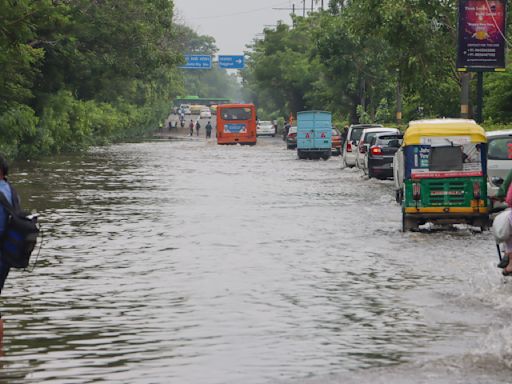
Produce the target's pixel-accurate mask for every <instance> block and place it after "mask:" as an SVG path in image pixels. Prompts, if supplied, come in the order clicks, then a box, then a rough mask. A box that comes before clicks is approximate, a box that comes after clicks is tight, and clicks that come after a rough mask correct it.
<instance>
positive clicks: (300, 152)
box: [297, 149, 306, 160]
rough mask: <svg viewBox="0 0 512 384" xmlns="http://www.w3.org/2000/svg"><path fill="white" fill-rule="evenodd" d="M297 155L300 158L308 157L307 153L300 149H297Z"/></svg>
mask: <svg viewBox="0 0 512 384" xmlns="http://www.w3.org/2000/svg"><path fill="white" fill-rule="evenodd" d="M297 156H298V157H299V159H300V160H304V159H305V158H306V155H305V154H304V152H302V151H301V150H300V149H299V150H297Z"/></svg>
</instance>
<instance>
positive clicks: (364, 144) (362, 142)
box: [356, 127, 400, 169]
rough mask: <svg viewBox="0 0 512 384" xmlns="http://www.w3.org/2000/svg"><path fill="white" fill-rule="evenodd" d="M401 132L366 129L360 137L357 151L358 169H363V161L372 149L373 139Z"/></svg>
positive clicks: (389, 129)
mask: <svg viewBox="0 0 512 384" xmlns="http://www.w3.org/2000/svg"><path fill="white" fill-rule="evenodd" d="M399 132H400V131H399V130H398V129H396V128H384V127H380V128H365V129H363V131H362V132H361V136H360V137H359V143H358V145H357V151H356V167H357V168H359V169H363V160H364V156H365V154H366V153H367V152H368V149H369V148H370V141H371V140H372V138H374V137H375V136H377V134H379V133H396V134H398V133H399Z"/></svg>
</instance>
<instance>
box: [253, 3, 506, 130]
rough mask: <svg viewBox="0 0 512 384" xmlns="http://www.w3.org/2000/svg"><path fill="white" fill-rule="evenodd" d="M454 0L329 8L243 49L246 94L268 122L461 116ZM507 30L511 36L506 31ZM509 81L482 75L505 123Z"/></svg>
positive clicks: (492, 111) (491, 106)
mask: <svg viewBox="0 0 512 384" xmlns="http://www.w3.org/2000/svg"><path fill="white" fill-rule="evenodd" d="M457 4H458V2H457V1H455V0H437V1H416V0H414V1H413V0H381V1H375V0H358V1H348V0H331V1H329V4H328V7H327V10H325V11H317V12H311V13H309V15H308V16H307V17H300V16H295V17H293V26H287V25H284V24H279V25H278V26H277V27H276V28H275V29H265V30H264V34H263V38H262V39H260V40H257V41H255V42H254V43H253V44H251V45H249V46H248V49H249V51H248V53H247V54H248V56H249V65H248V68H247V70H246V71H244V73H243V76H244V82H243V83H244V88H245V92H246V94H247V95H249V96H251V97H252V98H253V99H254V100H255V101H256V102H257V103H258V105H260V106H261V107H262V109H263V110H264V111H265V112H266V113H269V114H270V115H272V116H278V115H280V116H288V114H289V113H293V114H295V113H296V112H297V111H299V110H301V109H327V110H330V111H332V112H334V113H335V114H336V116H337V117H338V119H341V120H344V121H346V122H349V121H350V122H357V121H361V120H366V119H368V120H373V121H385V122H390V121H392V119H393V116H394V112H395V110H396V102H397V90H398V89H400V97H401V99H402V100H403V112H404V118H405V119H406V120H410V119H414V118H418V117H428V116H431V117H441V116H458V114H459V112H460V87H461V79H460V74H459V73H457V72H456V68H455V56H456V44H457V20H456V16H457ZM508 30H509V31H510V28H509V29H508ZM509 77H510V76H508V75H505V76H504V75H502V74H487V75H486V82H485V84H486V100H487V104H486V109H485V113H486V115H487V116H488V117H492V119H494V120H495V121H499V122H507V121H511V120H512V115H511V113H510V110H511V109H512V107H511V103H510V92H509V91H508V89H509V88H510V82H509V80H508V79H509Z"/></svg>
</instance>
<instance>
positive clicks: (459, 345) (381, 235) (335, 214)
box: [0, 139, 506, 384]
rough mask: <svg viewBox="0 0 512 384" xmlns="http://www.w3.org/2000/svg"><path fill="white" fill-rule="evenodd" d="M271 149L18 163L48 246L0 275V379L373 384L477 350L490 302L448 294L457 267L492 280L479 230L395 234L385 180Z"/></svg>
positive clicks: (460, 289)
mask: <svg viewBox="0 0 512 384" xmlns="http://www.w3.org/2000/svg"><path fill="white" fill-rule="evenodd" d="M282 147H283V145H282V142H281V141H280V140H277V139H276V140H273V139H269V140H262V141H261V143H260V144H258V146H256V147H253V148H247V147H218V146H216V145H214V144H213V143H211V142H210V143H205V142H204V141H197V142H195V141H190V142H160V143H159V142H154V143H143V144H127V145H119V146H113V147H110V148H105V149H97V150H94V151H92V152H90V153H88V154H85V155H80V156H71V157H60V158H51V159H46V160H44V161H38V162H30V163H21V164H17V166H16V167H15V171H16V173H15V174H14V175H13V181H14V182H15V183H16V185H17V186H18V189H19V192H20V195H21V196H22V197H23V199H24V205H25V206H28V207H30V208H34V209H36V210H37V211H39V212H40V213H42V223H43V226H44V229H45V232H46V239H47V240H46V243H45V245H44V248H43V251H42V254H41V259H40V261H39V262H38V267H37V268H36V270H35V271H34V272H33V273H24V272H18V271H16V272H15V273H13V275H12V276H11V278H10V279H9V280H8V283H7V286H6V289H5V296H4V297H3V307H4V312H5V313H6V319H7V320H6V327H7V332H6V343H5V347H4V350H5V356H4V357H2V358H1V359H0V362H1V364H2V368H1V376H0V377H1V378H2V379H4V380H7V382H9V383H18V382H19V383H21V382H23V383H26V382H37V383H39V382H48V383H89V382H101V381H105V382H123V383H147V382H162V383H163V382H180V383H185V382H188V383H198V384H201V383H209V384H211V383H240V382H243V383H249V384H250V383H271V382H275V381H276V380H284V382H290V383H292V382H296V380H298V379H299V378H308V377H310V378H312V379H311V380H315V378H316V377H327V376H329V377H330V379H332V380H337V379H336V378H338V379H340V380H341V378H346V377H347V374H348V373H350V375H354V377H356V376H357V377H358V378H359V381H358V382H372V383H373V382H374V381H371V380H374V379H375V377H376V376H377V377H378V375H375V374H374V373H372V372H373V371H371V370H370V371H368V372H369V373H367V374H366V375H365V374H362V373H361V372H366V371H363V370H366V369H371V368H373V369H383V368H380V367H394V366H404V367H408V365H407V364H415V363H418V362H419V361H421V360H422V359H427V360H428V359H431V358H433V357H434V356H435V357H436V358H439V356H450V357H452V356H457V357H460V356H465V355H466V353H468V352H467V351H468V350H471V348H475V347H477V346H478V336H479V335H480V334H482V333H485V332H486V331H485V326H486V325H487V324H488V323H489V321H488V320H489V314H490V312H492V311H495V310H496V309H495V307H492V310H489V307H488V306H487V307H486V306H484V305H482V304H481V303H480V304H475V303H473V304H472V306H471V308H469V309H468V308H464V303H467V300H468V299H467V298H468V297H473V296H472V295H471V293H472V292H473V293H474V292H475V291H476V290H477V288H475V287H477V286H478V284H468V279H467V276H468V274H469V273H471V272H473V275H474V276H477V278H478V276H489V274H490V273H492V272H493V269H492V266H491V265H490V264H489V263H487V262H485V261H484V260H488V259H487V257H486V252H487V248H488V246H489V244H490V240H489V236H488V235H487V234H483V235H476V236H475V235H473V234H471V233H470V232H467V231H458V232H455V233H447V232H440V233H419V234H418V233H411V234H402V233H400V232H399V228H400V216H399V209H398V208H397V207H396V206H395V205H394V204H393V197H392V196H393V195H392V192H391V190H392V186H391V183H390V182H373V181H367V180H362V179H361V178H360V176H359V175H358V174H357V173H355V172H354V171H351V170H346V171H341V170H340V169H339V163H338V162H337V161H336V159H332V160H330V161H328V162H323V161H322V162H316V161H297V160H296V159H295V156H294V155H293V152H292V151H286V150H284V149H283V148H282ZM454 244H457V246H456V247H459V248H460V249H464V257H460V255H459V254H458V253H457V252H454ZM491 245H492V244H491ZM478 271H480V273H478ZM482 271H483V272H482ZM488 294H489V292H488V291H485V292H483V293H482V292H480V295H482V296H483V297H486V295H488ZM447 295H449V296H447ZM447 308H450V309H451V311H447ZM461 308H463V309H461ZM447 313H449V314H447ZM468 338H469V339H470V340H471V341H472V342H473V344H474V345H472V346H468ZM447 340H449V342H447ZM404 363H406V364H405V365H404ZM465 368H466V367H465V366H464V365H462V366H461V368H460V369H461V371H462V370H464V369H465ZM388 369H389V370H388V371H384V372H388V374H389V375H391V374H392V373H394V372H396V371H393V368H388ZM407 369H409V368H407ZM432 370H433V372H435V371H436V368H435V366H434V368H432ZM492 375H493V373H492V372H489V373H488V376H487V377H488V378H489V377H492V379H493V380H491V381H493V382H499V377H498V378H496V376H492ZM384 376H385V373H384ZM398 376H400V375H398ZM404 377H408V373H407V370H405V371H404ZM409 377H410V376H409ZM479 377H481V376H479ZM468 382H470V381H468ZM503 382H506V381H503Z"/></svg>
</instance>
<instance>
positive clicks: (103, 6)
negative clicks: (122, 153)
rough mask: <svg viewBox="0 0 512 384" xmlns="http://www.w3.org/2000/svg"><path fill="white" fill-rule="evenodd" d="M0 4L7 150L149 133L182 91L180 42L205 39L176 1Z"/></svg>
mask: <svg viewBox="0 0 512 384" xmlns="http://www.w3.org/2000/svg"><path fill="white" fill-rule="evenodd" d="M0 9H2V13H1V14H0V67H1V68H2V71H0V135H1V137H2V140H1V143H0V151H3V152H5V153H7V154H8V155H9V156H10V157H14V156H36V155H38V154H43V153H44V154H51V153H58V152H63V151H80V150H84V149H86V148H88V147H89V146H90V145H97V144H106V143H110V142H114V141H118V140H126V139H130V138H134V137H140V136H142V135H145V134H146V133H147V132H150V131H151V130H153V129H154V128H155V127H156V126H157V124H158V122H160V121H162V120H163V119H164V118H165V117H166V116H167V115H168V112H169V109H170V101H171V100H173V99H174V98H175V97H176V96H177V95H178V94H181V93H182V92H183V89H184V88H183V79H182V76H181V71H180V70H179V69H178V68H177V67H178V65H180V64H181V63H182V62H183V57H182V53H183V52H184V50H183V49H182V46H181V45H180V44H181V43H184V42H185V43H188V44H191V45H197V44H198V42H197V40H198V39H194V38H193V37H191V36H190V35H182V34H180V28H179V26H177V25H176V24H175V23H174V22H173V19H172V18H173V2H172V1H169V0H147V1H144V2H141V1H137V0H103V1H93V2H91V1H89V0H76V1H73V2H70V1H55V0H40V1H28V0H16V1H14V0H0ZM180 39H181V40H180ZM199 40H201V41H202V43H201V44H204V45H206V46H212V45H213V43H214V41H213V39H212V38H209V37H199Z"/></svg>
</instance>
